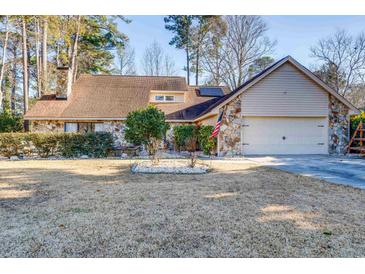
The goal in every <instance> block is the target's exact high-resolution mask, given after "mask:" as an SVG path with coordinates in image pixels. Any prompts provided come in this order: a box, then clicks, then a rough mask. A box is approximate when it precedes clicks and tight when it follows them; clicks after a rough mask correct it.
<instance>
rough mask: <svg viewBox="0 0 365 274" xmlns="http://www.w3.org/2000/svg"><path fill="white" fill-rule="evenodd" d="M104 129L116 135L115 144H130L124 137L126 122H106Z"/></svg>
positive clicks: (119, 145) (118, 145)
mask: <svg viewBox="0 0 365 274" xmlns="http://www.w3.org/2000/svg"><path fill="white" fill-rule="evenodd" d="M104 129H105V131H106V132H110V133H112V134H113V137H114V145H115V146H116V147H121V146H125V145H128V142H127V141H126V140H125V138H124V132H125V123H124V122H121V121H112V122H104Z"/></svg>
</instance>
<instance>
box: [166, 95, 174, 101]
mask: <svg viewBox="0 0 365 274" xmlns="http://www.w3.org/2000/svg"><path fill="white" fill-rule="evenodd" d="M165 101H175V97H174V96H171V95H169V96H167V95H166V96H165Z"/></svg>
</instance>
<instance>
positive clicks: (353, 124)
mask: <svg viewBox="0 0 365 274" xmlns="http://www.w3.org/2000/svg"><path fill="white" fill-rule="evenodd" d="M360 121H362V123H363V125H365V112H364V111H362V112H361V113H360V114H359V115H355V116H352V117H351V131H352V133H353V132H354V131H355V129H356V128H357V126H358V125H359V123H360Z"/></svg>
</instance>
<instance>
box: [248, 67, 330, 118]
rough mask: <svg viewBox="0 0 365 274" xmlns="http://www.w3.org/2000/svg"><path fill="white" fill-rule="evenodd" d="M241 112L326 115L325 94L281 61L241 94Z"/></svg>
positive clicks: (251, 113) (305, 77) (252, 114)
mask: <svg viewBox="0 0 365 274" xmlns="http://www.w3.org/2000/svg"><path fill="white" fill-rule="evenodd" d="M242 115H243V116H327V115H328V94H327V92H326V91H325V90H323V89H322V88H321V87H320V86H318V85H317V84H316V83H315V82H313V81H312V80H311V79H309V78H308V77H307V76H306V75H304V74H303V73H302V72H300V71H299V70H298V69H297V68H295V67H294V66H292V65H290V64H284V65H283V66H282V67H280V68H279V69H277V70H276V71H274V72H272V73H271V74H270V75H268V76H267V77H266V78H265V79H262V80H261V81H260V82H258V83H257V84H256V85H254V86H252V87H251V88H249V89H248V90H247V91H245V92H244V93H243V94H242Z"/></svg>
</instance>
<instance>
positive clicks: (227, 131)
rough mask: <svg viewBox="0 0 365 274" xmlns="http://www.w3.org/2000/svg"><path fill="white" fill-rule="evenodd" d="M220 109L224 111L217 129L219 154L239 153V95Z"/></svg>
mask: <svg viewBox="0 0 365 274" xmlns="http://www.w3.org/2000/svg"><path fill="white" fill-rule="evenodd" d="M222 109H223V110H224V113H223V117H222V122H221V128H220V131H219V142H218V145H219V148H218V152H219V156H228V157H232V156H236V155H241V121H242V117H241V96H237V98H235V99H234V100H232V101H231V102H229V103H228V104H227V105H226V106H224V107H223V108H222ZM222 109H220V111H222Z"/></svg>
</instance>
